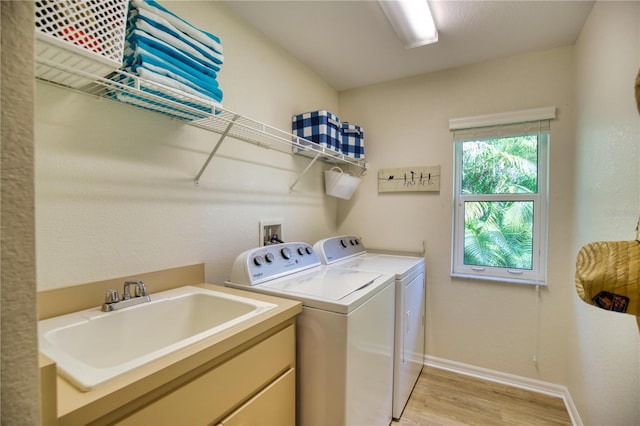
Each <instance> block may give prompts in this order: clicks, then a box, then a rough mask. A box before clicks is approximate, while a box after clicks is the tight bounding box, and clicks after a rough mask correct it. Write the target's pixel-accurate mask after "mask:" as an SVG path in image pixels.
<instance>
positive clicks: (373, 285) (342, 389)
mask: <svg viewBox="0 0 640 426" xmlns="http://www.w3.org/2000/svg"><path fill="white" fill-rule="evenodd" d="M394 281H395V276H394V274H391V273H381V272H371V271H359V270H354V269H341V268H336V267H327V266H324V265H322V264H321V262H320V259H319V258H318V255H317V253H316V252H315V251H314V250H313V247H312V246H311V245H309V244H306V243H283V244H275V245H270V246H266V247H260V248H256V249H252V250H248V251H246V252H244V253H242V254H240V255H239V256H238V257H237V258H236V260H235V262H234V264H233V268H232V272H231V278H230V280H229V281H227V282H226V283H225V284H226V285H227V286H230V287H235V288H241V289H245V290H250V291H256V292H260V293H266V294H270V295H274V296H280V297H285V298H289V299H294V300H299V301H301V302H302V304H303V309H302V313H301V314H300V315H299V316H298V319H297V324H296V326H297V335H296V337H297V365H296V370H297V383H298V386H297V419H298V421H297V424H299V425H303V426H304V425H349V426H357V425H363V426H365V425H366V426H371V425H385V426H387V425H389V423H390V422H391V417H392V413H391V411H392V389H393V352H394V350H393V346H394V328H393V318H394V317H393V311H394V305H395V290H394Z"/></svg>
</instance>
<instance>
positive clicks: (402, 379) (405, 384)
mask: <svg viewBox="0 0 640 426" xmlns="http://www.w3.org/2000/svg"><path fill="white" fill-rule="evenodd" d="M396 285H397V284H396ZM398 287H399V288H402V293H401V294H397V293H396V298H397V299H398V300H401V301H402V302H401V305H402V306H398V307H399V308H400V309H398V310H397V311H396V315H397V317H396V354H395V372H394V384H393V385H394V393H393V417H394V418H400V415H401V414H402V410H403V409H404V406H405V405H406V404H407V401H408V400H409V396H410V395H411V391H412V389H413V387H414V385H415V383H416V381H417V380H418V376H419V375H420V372H421V371H422V366H423V364H424V339H425V332H424V330H425V323H424V314H425V312H424V310H425V278H424V271H422V272H421V273H420V274H418V275H417V276H416V277H415V278H413V279H412V280H411V281H410V282H408V283H402V285H398Z"/></svg>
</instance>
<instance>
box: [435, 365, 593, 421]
mask: <svg viewBox="0 0 640 426" xmlns="http://www.w3.org/2000/svg"><path fill="white" fill-rule="evenodd" d="M425 365H428V366H429V367H434V368H439V369H441V370H447V371H452V372H454V373H459V374H464V375H466V376H471V377H476V378H478V379H483V380H488V381H490V382H496V383H501V384H504V385H507V386H513V387H516V388H520V389H525V390H528V391H531V392H537V393H541V394H544V395H549V396H553V397H556V398H562V400H563V401H564V405H565V407H566V408H567V412H568V413H569V416H570V417H571V423H572V424H573V425H574V426H583V423H582V419H581V418H580V414H578V410H577V408H576V406H575V404H574V403H573V400H572V399H571V395H570V394H569V389H567V387H566V386H561V385H556V384H554V383H549V382H543V381H542V380H536V379H531V378H529V377H522V376H516V375H514V374H509V373H503V372H501V371H496V370H490V369H488V368H483V367H476V366H475V365H469V364H463V363H461V362H457V361H450V360H447V359H443V358H438V357H435V356H431V355H427V356H426V359H425Z"/></svg>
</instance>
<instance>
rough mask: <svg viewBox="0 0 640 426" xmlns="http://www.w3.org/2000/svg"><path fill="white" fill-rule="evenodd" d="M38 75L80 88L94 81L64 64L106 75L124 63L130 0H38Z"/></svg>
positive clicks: (83, 70)
mask: <svg viewBox="0 0 640 426" xmlns="http://www.w3.org/2000/svg"><path fill="white" fill-rule="evenodd" d="M35 10H36V16H35V30H36V58H37V59H44V60H46V61H50V62H52V63H54V65H61V66H62V67H63V68H55V67H54V66H48V65H45V64H44V63H43V61H41V62H40V63H38V61H36V76H37V77H38V78H41V79H44V80H49V81H53V82H56V83H59V84H63V85H65V86H69V87H74V88H79V87H82V86H85V85H86V84H89V83H91V82H92V80H91V79H90V78H83V77H79V76H77V75H74V74H72V73H69V72H64V67H66V68H71V69H74V70H78V71H82V72H85V73H89V74H91V75H97V76H106V75H108V74H109V73H111V72H112V71H115V70H117V69H119V68H120V67H121V66H122V57H123V54H124V37H125V29H126V23H127V0H38V1H36V2H35Z"/></svg>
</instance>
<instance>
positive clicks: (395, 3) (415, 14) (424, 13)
mask: <svg viewBox="0 0 640 426" xmlns="http://www.w3.org/2000/svg"><path fill="white" fill-rule="evenodd" d="M378 3H379V4H380V7H382V10H383V11H384V13H385V15H387V18H388V19H389V22H391V25H392V26H393V29H394V30H395V31H396V34H398V37H399V38H400V40H402V43H403V44H404V47H405V48H406V49H411V48H412V47H418V46H423V45H425V44H429V43H435V42H437V41H438V30H437V29H436V25H435V23H434V22H433V17H432V16H431V10H429V4H428V3H427V0H378Z"/></svg>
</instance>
